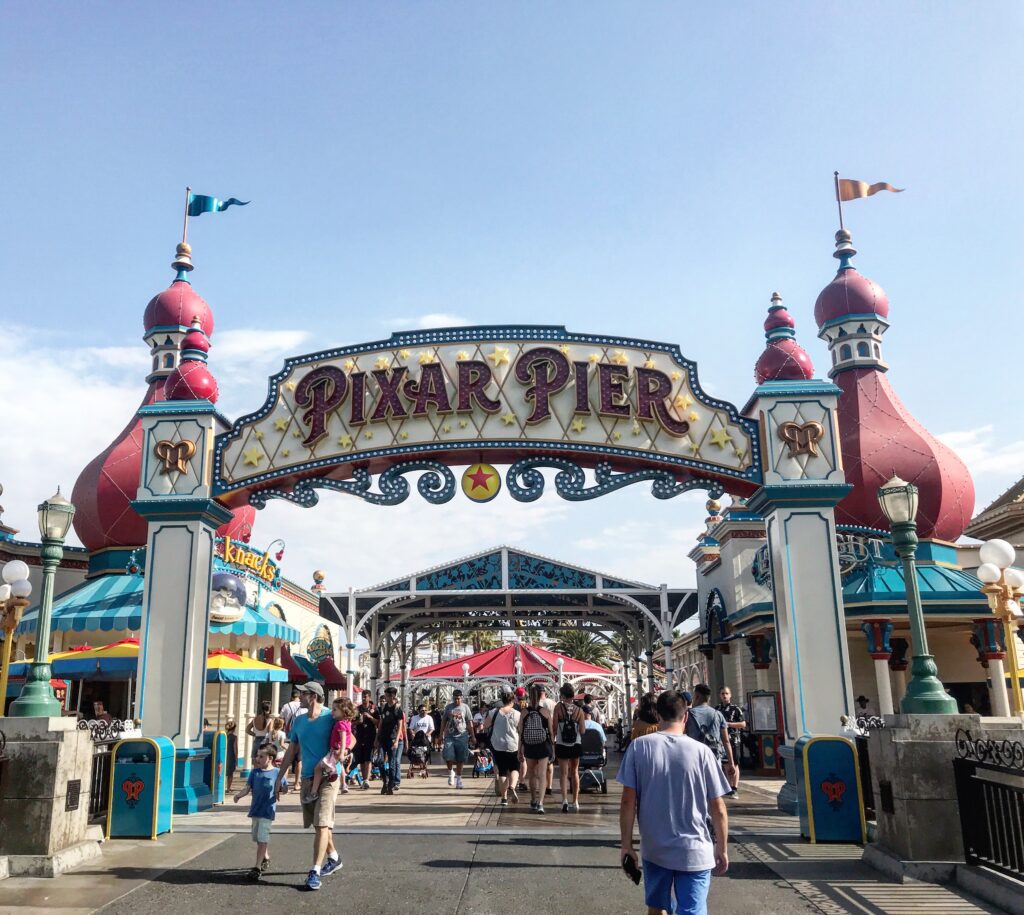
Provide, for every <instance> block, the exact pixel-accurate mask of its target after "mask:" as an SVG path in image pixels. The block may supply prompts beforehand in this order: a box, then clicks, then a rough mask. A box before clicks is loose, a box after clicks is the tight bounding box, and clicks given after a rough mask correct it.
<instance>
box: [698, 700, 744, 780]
mask: <svg viewBox="0 0 1024 915" xmlns="http://www.w3.org/2000/svg"><path fill="white" fill-rule="evenodd" d="M710 700H711V687H710V686H708V685H707V684H706V683H698V684H697V685H696V686H695V687H694V688H693V707H692V708H691V709H690V712H689V714H688V715H687V717H686V736H687V737H692V738H693V739H694V740H696V741H698V742H699V743H703V744H705V745H706V746H707V747H709V748H710V749H711V752H712V753H714V754H715V758H716V759H717V760H718V763H719V765H720V766H721V767H722V769H723V770H724V772H725V777H726V778H727V779H729V780H730V788H731V787H732V786H731V780H732V774H733V772H734V771H735V768H736V760H735V759H734V758H733V755H732V742H731V741H730V740H729V725H728V724H727V723H726V720H725V718H724V717H723V715H722V713H721V712H720V711H718V710H717V709H715V708H712V707H711V706H710V705H709V704H708V703H709V702H710Z"/></svg>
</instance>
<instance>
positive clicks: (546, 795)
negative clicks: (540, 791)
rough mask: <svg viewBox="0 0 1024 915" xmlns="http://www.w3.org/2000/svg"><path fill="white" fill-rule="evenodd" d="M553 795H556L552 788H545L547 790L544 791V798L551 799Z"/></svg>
mask: <svg viewBox="0 0 1024 915" xmlns="http://www.w3.org/2000/svg"><path fill="white" fill-rule="evenodd" d="M553 793H554V792H552V790H551V789H550V788H545V789H544V797H551V795H552V794H553Z"/></svg>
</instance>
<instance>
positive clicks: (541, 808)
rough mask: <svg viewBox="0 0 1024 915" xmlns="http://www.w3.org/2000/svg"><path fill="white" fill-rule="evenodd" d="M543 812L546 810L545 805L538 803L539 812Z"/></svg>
mask: <svg viewBox="0 0 1024 915" xmlns="http://www.w3.org/2000/svg"><path fill="white" fill-rule="evenodd" d="M543 812H544V805H543V804H538V805H537V813H543Z"/></svg>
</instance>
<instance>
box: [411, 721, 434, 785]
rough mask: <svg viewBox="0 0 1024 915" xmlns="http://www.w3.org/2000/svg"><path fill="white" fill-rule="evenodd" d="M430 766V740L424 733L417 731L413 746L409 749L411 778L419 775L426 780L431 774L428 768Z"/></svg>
mask: <svg viewBox="0 0 1024 915" xmlns="http://www.w3.org/2000/svg"><path fill="white" fill-rule="evenodd" d="M429 765H430V739H429V738H428V737H427V735H426V734H425V733H424V732H423V731H417V732H416V736H415V737H413V739H412V746H410V747H409V775H408V777H409V778H413V777H414V776H415V775H416V774H417V773H419V776H420V778H426V777H427V776H428V775H430V773H429V772H428V771H427V766H429Z"/></svg>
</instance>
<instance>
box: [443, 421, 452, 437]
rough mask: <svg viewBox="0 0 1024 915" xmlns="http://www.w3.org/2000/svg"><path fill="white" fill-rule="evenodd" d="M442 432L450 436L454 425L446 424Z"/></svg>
mask: <svg viewBox="0 0 1024 915" xmlns="http://www.w3.org/2000/svg"><path fill="white" fill-rule="evenodd" d="M441 431H442V432H444V433H445V434H446V435H447V434H448V433H449V432H451V431H452V424H451V423H445V424H444V425H443V426H442V427H441Z"/></svg>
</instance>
